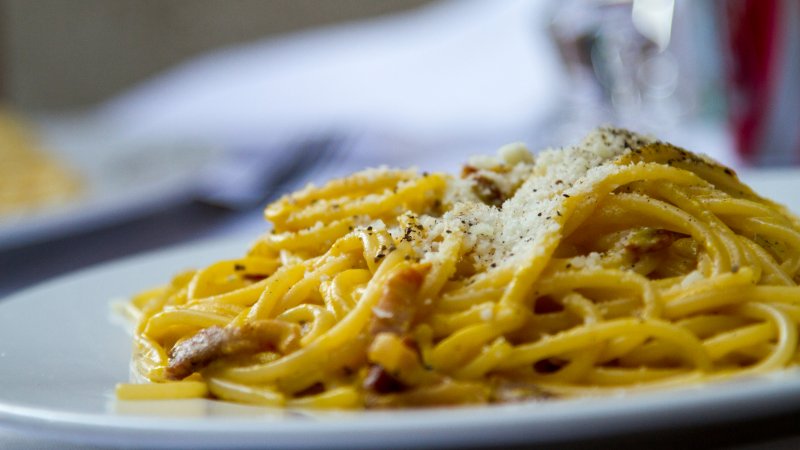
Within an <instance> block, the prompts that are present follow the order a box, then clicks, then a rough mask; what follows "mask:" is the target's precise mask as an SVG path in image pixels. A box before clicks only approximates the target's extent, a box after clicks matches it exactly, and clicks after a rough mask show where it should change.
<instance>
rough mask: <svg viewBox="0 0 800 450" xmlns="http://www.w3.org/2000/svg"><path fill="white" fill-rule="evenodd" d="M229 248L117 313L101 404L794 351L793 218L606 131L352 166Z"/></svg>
mask: <svg viewBox="0 0 800 450" xmlns="http://www.w3.org/2000/svg"><path fill="white" fill-rule="evenodd" d="M265 215H266V218H267V219H268V220H269V221H271V222H272V223H273V229H272V231H271V232H269V233H267V234H265V235H263V236H261V237H260V238H259V239H258V240H257V241H256V242H255V244H254V245H253V246H252V248H251V249H250V250H249V251H248V252H247V254H246V255H245V256H243V257H242V258H239V259H234V260H227V261H220V262H218V263H215V264H212V265H211V266H208V267H206V268H204V269H201V270H197V271H191V272H186V273H183V274H180V275H178V276H176V277H175V278H174V279H173V280H172V283H171V284H169V285H167V286H164V287H160V288H156V289H153V290H149V291H146V292H144V293H141V294H139V295H138V296H136V297H134V298H133V300H132V301H131V302H130V303H129V304H128V306H127V311H128V313H129V314H130V315H131V316H132V317H133V318H135V320H136V322H137V326H136V331H135V336H134V343H135V345H134V347H135V351H134V358H133V365H132V367H133V372H134V373H135V374H137V376H138V377H139V378H140V381H145V382H146V383H145V384H123V385H120V386H118V390H117V394H118V397H119V398H122V399H125V398H176V397H192V396H201V397H202V396H210V397H213V398H219V399H223V400H229V401H235V402H244V403H252V404H261V405H274V406H286V407H312V408H322V407H336V408H363V407H368V408H380V407H412V406H429V405H455V404H472V403H492V402H509V401H518V400H526V399H542V398H549V397H554V396H555V397H561V396H575V395H592V394H596V393H602V392H607V391H609V390H611V391H615V392H616V391H618V390H620V389H623V390H633V389H643V388H649V387H666V386H675V385H683V384H687V383H697V382H705V381H711V380H717V379H722V378H727V377H733V376H741V375H745V374H760V373H763V372H767V371H773V370H777V369H781V368H785V367H788V366H792V365H794V364H796V363H797V361H798V345H797V340H798V337H797V327H798V321H800V288H798V287H797V281H798V279H799V278H800V275H799V274H798V270H800V224H799V223H798V219H797V218H795V217H794V216H793V215H791V214H790V213H789V212H788V211H787V210H786V209H785V208H783V207H782V206H779V205H777V204H775V203H773V202H771V201H769V200H765V199H763V198H761V197H759V196H758V195H756V194H755V193H754V192H753V191H752V190H750V189H749V188H748V187H747V186H745V185H744V184H742V183H741V182H740V181H739V180H738V178H737V177H736V175H735V174H734V173H733V172H732V171H731V170H730V169H728V168H725V167H723V166H720V165H718V164H717V163H715V162H713V161H711V160H709V159H707V158H705V157H703V156H698V155H695V154H693V153H690V152H688V151H685V150H682V149H680V148H677V147H674V146H672V145H669V144H666V143H663V142H659V141H653V140H650V139H646V138H643V137H641V136H638V135H635V134H633V133H630V132H627V131H624V130H618V129H600V130H597V131H596V132H594V133H593V134H592V135H590V136H589V137H587V138H586V140H584V142H583V143H581V144H580V145H578V146H576V147H574V148H568V149H563V150H549V151H545V152H543V153H541V154H540V155H538V156H537V157H536V160H535V161H534V158H533V156H532V155H531V154H530V153H528V152H527V151H526V150H524V148H522V147H521V146H509V147H505V148H503V149H501V150H500V152H499V154H498V157H496V158H482V159H476V160H472V161H471V162H470V163H469V164H467V165H466V166H464V169H463V171H462V174H461V176H460V177H451V176H447V175H443V174H427V173H423V174H417V173H416V172H415V171H411V170H408V171H406V170H389V169H371V170H367V171H363V172H360V173H356V174H354V175H352V176H351V177H349V178H344V179H340V180H335V181H331V182H329V183H328V184H326V185H324V186H322V187H314V186H309V187H307V188H305V189H303V190H301V191H299V192H296V193H294V194H291V195H288V196H286V197H283V198H282V199H280V200H278V201H277V202H275V203H273V204H272V205H270V206H268V207H267V208H266V211H265Z"/></svg>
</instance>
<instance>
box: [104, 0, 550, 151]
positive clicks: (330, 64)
mask: <svg viewBox="0 0 800 450" xmlns="http://www.w3.org/2000/svg"><path fill="white" fill-rule="evenodd" d="M551 6H552V4H551V3H550V2H548V1H537V2H530V1H524V0H523V1H502V2H489V1H445V2H441V3H435V4H433V5H430V6H427V7H423V8H421V9H417V10H414V11H411V12H408V13H403V14H398V15H394V16H388V17H385V18H378V19H373V20H369V21H364V22H358V23H349V24H344V25H338V26H334V27H328V28H323V29H318V30H312V31H307V32H301V33H297V34H294V35H289V36H286V37H283V38H279V39H267V40H264V41H260V42H254V43H252V44H249V45H244V46H240V47H234V48H228V49H224V50H221V51H218V52H215V53H212V54H209V55H207V56H203V57H200V58H198V59H196V60H193V61H190V62H188V63H186V64H183V65H182V66H179V67H177V68H176V69H174V70H172V71H170V72H168V73H166V74H164V75H162V76H159V77H157V78H155V79H152V80H150V81H148V82H145V83H144V84H142V85H140V86H138V87H136V88H134V89H132V90H131V91H129V92H127V93H125V94H123V95H121V96H119V97H118V98H115V99H112V100H111V101H109V102H108V103H107V104H105V105H102V106H101V107H100V108H99V109H98V110H97V111H96V112H97V115H98V116H99V117H101V118H102V120H103V121H104V122H103V123H104V125H105V126H107V127H108V126H110V127H112V128H115V129H118V130H120V131H119V133H120V135H121V136H126V137H130V138H141V137H143V136H146V137H149V138H154V137H160V136H164V135H179V136H180V135H188V136H191V137H193V138H203V139H207V140H210V141H213V142H216V143H221V144H223V145H238V144H248V145H252V143H254V142H262V141H269V142H272V141H275V140H278V141H282V140H285V139H286V138H293V137H298V136H304V135H308V134H324V133H329V132H333V131H336V132H339V133H341V132H348V131H351V130H352V131H356V132H363V131H365V130H366V131H368V132H371V133H380V134H381V135H382V136H387V137H393V138H394V139H402V140H403V141H404V142H405V143H407V144H414V143H416V144H417V145H416V147H418V148H423V149H424V154H425V156H426V157H427V158H430V157H431V154H430V152H429V150H430V149H431V148H442V147H449V148H456V147H460V146H463V145H467V144H466V143H470V144H469V145H471V146H475V145H479V146H484V145H485V146H487V147H496V146H499V145H501V144H503V143H506V142H508V141H509V140H519V139H520V138H525V137H527V136H520V130H530V129H532V127H533V125H534V124H536V123H537V122H538V121H540V120H541V119H542V117H544V115H546V114H547V113H548V111H550V110H551V109H552V107H553V105H554V104H555V103H556V102H557V101H558V97H559V92H560V89H561V88H562V87H563V86H562V83H561V78H562V77H561V76H560V69H559V65H558V63H557V57H556V54H555V52H554V49H553V48H552V46H551V45H550V43H549V40H548V38H547V35H546V25H547V21H548V18H549V12H548V10H549V8H550V7H551ZM414 147H415V146H414V145H408V146H407V148H414ZM489 150H491V148H487V149H486V150H485V151H489ZM408 156H410V155H408ZM412 159H419V158H412Z"/></svg>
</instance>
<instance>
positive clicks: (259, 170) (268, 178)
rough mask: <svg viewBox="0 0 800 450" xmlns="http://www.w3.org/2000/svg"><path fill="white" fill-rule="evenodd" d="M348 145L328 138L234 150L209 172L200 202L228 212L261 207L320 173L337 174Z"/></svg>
mask: <svg viewBox="0 0 800 450" xmlns="http://www.w3.org/2000/svg"><path fill="white" fill-rule="evenodd" d="M351 143H352V142H351V139H350V138H348V137H345V136H343V135H334V134H331V135H325V136H322V137H312V138H307V139H303V140H301V141H297V142H294V143H289V144H285V148H284V149H268V150H266V151H265V150H263V149H259V148H241V149H237V150H236V151H232V152H230V154H228V155H226V156H225V157H224V159H223V160H222V161H221V162H220V163H219V164H218V165H216V166H215V167H213V168H212V171H211V173H210V174H209V176H208V180H209V182H208V184H207V186H206V187H205V189H204V191H203V192H202V194H201V196H200V200H201V201H203V202H205V203H209V204H212V205H215V206H220V207H224V208H227V209H231V210H246V209H251V208H254V207H260V206H263V205H264V203H265V202H267V201H268V200H272V199H274V198H277V197H278V196H279V195H281V194H283V193H285V192H287V191H288V190H290V189H292V188H297V187H298V186H300V185H302V184H303V183H306V182H308V181H309V180H312V179H316V178H317V177H318V176H320V175H321V174H323V173H330V172H334V173H336V172H338V170H336V169H337V166H338V165H343V164H344V163H345V161H346V160H347V157H348V153H349V150H350V148H351Z"/></svg>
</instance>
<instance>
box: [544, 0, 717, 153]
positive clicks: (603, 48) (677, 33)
mask: <svg viewBox="0 0 800 450" xmlns="http://www.w3.org/2000/svg"><path fill="white" fill-rule="evenodd" d="M712 6H713V5H712V4H709V3H708V2H688V1H676V0H568V1H565V2H562V3H559V6H558V7H557V10H556V11H555V13H554V16H553V21H552V24H551V35H552V37H553V39H554V42H555V44H556V46H557V48H558V50H559V52H560V54H561V57H562V61H563V63H564V66H565V69H566V72H567V74H568V76H569V81H570V84H569V87H570V88H569V96H568V98H567V99H566V102H565V105H564V111H563V115H564V117H562V123H563V124H564V125H563V129H562V130H561V132H562V134H563V135H564V136H565V137H569V136H576V135H582V134H583V133H584V132H585V131H586V130H587V129H590V128H593V127H596V126H598V125H602V124H613V125H617V126H623V127H628V128H632V129H635V130H638V131H641V132H646V133H653V134H656V135H658V136H660V137H664V138H671V137H673V136H674V135H675V134H676V133H677V130H679V129H680V128H681V127H682V126H683V125H684V124H686V123H687V122H691V121H694V120H696V119H697V118H699V117H706V116H711V115H713V114H714V113H715V112H716V113H717V114H718V112H719V110H720V109H721V102H720V99H719V95H718V89H719V84H718V82H717V81H716V80H715V77H714V73H716V72H717V71H718V69H717V67H718V64H717V61H716V54H717V52H716V50H715V48H714V38H713V36H714V31H713V29H712V27H711V25H713V14H712V11H711V10H710V7H712Z"/></svg>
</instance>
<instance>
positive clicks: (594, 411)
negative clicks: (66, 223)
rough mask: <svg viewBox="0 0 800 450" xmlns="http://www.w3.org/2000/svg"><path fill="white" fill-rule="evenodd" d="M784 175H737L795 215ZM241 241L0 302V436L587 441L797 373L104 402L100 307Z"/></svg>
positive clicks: (113, 362)
mask: <svg viewBox="0 0 800 450" xmlns="http://www.w3.org/2000/svg"><path fill="white" fill-rule="evenodd" d="M790 175H791V174H789V175H786V176H783V177H781V176H777V175H775V174H774V173H773V174H769V175H759V174H755V175H752V176H750V175H748V178H749V179H750V180H751V181H753V183H754V185H755V186H756V188H757V189H758V190H759V191H760V192H762V193H763V194H768V195H771V196H773V197H775V198H776V199H777V200H779V201H783V202H786V203H790V204H792V205H797V203H794V202H793V201H794V199H793V198H792V196H795V195H800V194H798V192H800V190H799V189H796V188H797V187H798V184H800V178H797V177H794V176H791V177H790ZM792 179H794V180H797V181H796V182H792V181H791V180H792ZM787 180H789V181H787ZM794 209H796V208H794ZM251 239H252V236H247V237H243V238H240V239H233V240H228V241H221V242H220V241H218V242H211V243H206V244H202V245H195V246H189V247H178V248H173V249H167V250H165V251H161V252H158V253H153V254H150V255H145V256H142V257H137V258H133V259H128V260H123V261H120V262H117V263H113V264H107V265H103V266H100V267H97V268H92V269H88V270H84V271H82V272H78V273H76V274H73V275H69V276H66V277H62V278H60V279H56V280H54V281H51V282H48V283H45V284H43V285H41V286H39V287H36V288H33V289H29V290H27V291H24V292H22V293H20V294H17V295H15V296H12V297H10V298H8V299H6V300H4V301H0V427H5V428H9V429H12V430H15V431H20V432H23V433H29V434H34V435H36V436H37V437H41V438H55V439H64V440H69V441H73V442H79V443H83V444H99V445H122V446H133V445H135V446H142V447H194V448H201V447H202V448H215V447H261V448H313V447H323V446H324V447H328V448H353V447H381V448H390V447H391V448H410V447H430V446H437V445H442V446H445V445H446V446H459V445H470V446H475V445H481V444H484V445H493V446H498V445H506V444H509V445H510V444H535V443H545V442H554V441H559V440H564V439H570V440H574V439H588V438H592V437H595V436H602V435H606V436H607V435H613V434H617V433H625V432H634V431H636V432H638V431H645V430H656V429H665V428H669V427H675V426H680V425H690V424H691V425H698V424H705V423H714V422H722V421H732V420H736V419H742V418H755V417H758V416H761V415H765V414H770V413H779V412H783V411H791V410H795V411H796V410H800V373H798V371H787V372H780V373H775V374H773V375H771V376H768V377H763V378H754V379H747V380H738V381H736V382H730V383H725V384H719V385H710V386H704V387H694V388H686V389H681V390H672V391H663V392H656V393H648V394H637V395H628V396H621V395H620V396H615V397H606V398H595V399H580V400H568V401H553V402H545V403H528V404H515V405H501V406H492V407H477V408H459V409H433V410H423V411H390V412H355V413H335V412H330V413H314V414H310V413H300V412H286V411H276V410H269V409H262V408H255V407H247V406H239V405H229V404H225V403H222V402H212V401H206V400H190V401H170V402H117V401H115V400H114V397H113V388H114V385H115V384H116V383H117V382H120V381H125V380H127V378H128V361H129V358H130V339H129V337H128V335H127V334H126V332H125V331H124V329H123V327H122V326H121V325H120V324H118V323H115V321H114V320H113V315H112V314H111V312H110V305H111V303H112V302H113V301H114V300H115V299H120V298H124V297H127V296H130V295H131V294H133V293H135V292H138V291H140V290H141V289H143V288H146V287H148V286H152V285H155V284H158V283H163V282H166V281H168V279H169V278H170V276H171V274H173V273H176V272H177V271H179V270H181V269H184V268H189V267H198V266H202V265H205V264H208V263H210V262H212V261H215V260H218V259H221V258H226V257H234V256H237V255H240V254H242V252H243V251H244V249H245V248H246V247H247V243H248V242H249V241H250V240H251ZM742 405H747V406H746V407H743V406H742ZM687 411H691V412H692V413H691V414H687V413H686V412H687Z"/></svg>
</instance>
